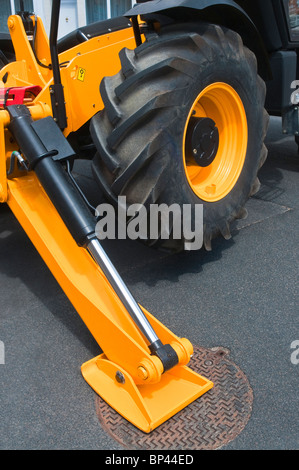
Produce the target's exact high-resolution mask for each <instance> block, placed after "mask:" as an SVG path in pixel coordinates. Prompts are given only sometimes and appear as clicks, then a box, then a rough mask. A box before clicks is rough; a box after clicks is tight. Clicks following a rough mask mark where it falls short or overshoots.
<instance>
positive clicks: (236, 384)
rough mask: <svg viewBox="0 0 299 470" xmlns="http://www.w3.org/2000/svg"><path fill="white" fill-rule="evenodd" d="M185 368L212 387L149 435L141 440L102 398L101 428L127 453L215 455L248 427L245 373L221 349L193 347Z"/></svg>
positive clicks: (99, 405) (250, 399)
mask: <svg viewBox="0 0 299 470" xmlns="http://www.w3.org/2000/svg"><path fill="white" fill-rule="evenodd" d="M189 367H190V368H191V369H193V370H194V371H195V372H197V373H198V374H200V375H202V376H204V377H206V378H208V379H209V380H211V381H212V382H214V387H213V388H212V389H211V390H210V391H209V392H207V393H205V394H204V395H203V396H202V397H200V398H199V399H198V400H196V401H195V402H193V403H191V404H190V405H189V406H187V407H186V408H184V409H183V410H182V411H180V412H179V413H177V414H176V415H175V416H173V417H172V418H170V419H169V420H168V421H166V422H165V423H163V424H161V425H160V426H159V427H158V428H156V429H155V430H154V431H152V432H151V433H150V434H145V433H143V432H142V431H140V430H139V429H137V428H136V427H135V426H133V425H132V424H131V423H129V422H128V421H127V420H125V419H124V418H122V416H120V415H119V414H118V413H117V412H116V411H114V410H113V409H112V408H111V407H110V406H108V405H107V404H106V403H105V402H104V401H103V400H102V399H101V398H100V397H98V396H97V397H96V409H97V415H98V418H99V420H100V423H101V425H102V427H103V428H104V429H105V431H106V432H107V433H108V434H110V435H111V436H112V437H113V438H114V439H115V440H116V441H118V442H119V443H120V444H122V445H123V446H124V447H125V448H126V449H134V450H137V449H140V450H154V449H155V450H159V449H160V450H188V449H189V450H192V449H193V450H200V449H206V450H213V449H218V448H220V447H222V446H224V445H226V444H228V443H229V442H231V441H232V440H233V439H235V438H236V437H237V436H238V435H239V434H240V433H241V432H242V430H243V429H244V427H245V426H246V423H247V422H248V420H249V418H250V415H251V410H252V402H253V393H252V390H251V387H250V385H249V382H248V380H247V378H246V376H245V375H244V373H243V372H242V371H241V370H240V369H239V368H238V367H237V366H236V365H235V364H234V363H233V362H232V361H231V360H230V359H229V357H228V351H227V350H226V349H224V348H213V349H204V348H199V347H195V348H194V355H193V358H192V360H191V362H190V364H189Z"/></svg>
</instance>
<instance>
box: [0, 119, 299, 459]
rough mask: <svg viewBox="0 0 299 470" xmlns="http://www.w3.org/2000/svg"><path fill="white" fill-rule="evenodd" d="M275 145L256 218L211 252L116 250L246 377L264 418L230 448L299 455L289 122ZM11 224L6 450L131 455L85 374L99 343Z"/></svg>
mask: <svg viewBox="0 0 299 470" xmlns="http://www.w3.org/2000/svg"><path fill="white" fill-rule="evenodd" d="M267 145H268V148H269V157H268V160H267V162H266V164H265V166H264V167H263V169H262V170H261V173H260V179H261V182H262V187H261V190H260V192H259V193H258V194H257V195H256V196H255V197H254V198H252V199H251V200H250V201H249V203H248V205H247V208H248V211H249V216H248V218H247V219H246V220H242V221H239V222H238V224H237V225H236V227H235V228H234V232H233V238H232V240H230V241H225V240H223V239H217V240H215V241H214V243H213V251H212V252H211V253H207V252H205V251H200V252H198V253H193V252H192V253H186V254H179V255H175V256H170V255H167V254H165V253H158V252H155V251H152V250H151V249H149V248H146V247H143V246H142V245H140V244H139V243H137V242H132V241H122V242H117V241H115V242H109V243H105V244H104V245H105V247H106V249H107V251H108V253H109V255H110V257H111V259H112V261H113V262H114V263H115V265H116V266H117V268H118V270H119V272H120V273H121V275H122V276H123V278H124V280H125V281H126V282H127V284H128V286H129V287H130V289H131V291H132V292H133V294H134V295H135V297H136V299H137V300H138V301H139V302H140V303H141V304H142V305H143V306H144V307H146V308H147V309H148V310H149V311H151V312H152V313H153V314H154V315H155V316H156V317H157V318H158V319H159V320H161V321H162V322H163V323H164V324H165V325H166V326H168V327H170V328H171V330H172V331H173V332H174V333H176V334H178V335H183V336H186V337H187V338H189V339H190V340H191V342H192V343H193V344H195V345H199V346H203V347H205V348H213V347H217V346H221V347H224V348H227V349H228V350H229V351H230V357H231V359H232V360H233V361H234V362H235V363H236V364H237V365H238V366H239V367H240V368H241V369H242V371H243V372H244V373H245V374H246V376H247V378H248V380H249V382H250V385H251V387H252V390H253V395H254V401H253V409H252V414H251V417H250V420H249V422H248V423H247V425H246V427H245V429H244V430H243V431H242V432H241V433H240V434H239V435H238V436H237V437H236V439H235V440H233V441H232V442H231V443H230V444H228V445H227V446H225V447H224V449H251V450H254V449H297V450H298V449H299V406H298V405H299V400H298V399H299V364H297V362H298V361H297V359H299V351H298V354H296V349H292V347H293V348H295V347H296V343H294V342H296V341H299V321H298V317H299V298H298V266H299V250H298V231H299V211H298V206H299V156H298V154H297V146H296V144H295V143H294V139H293V138H291V137H287V136H283V135H282V133H281V122H280V120H279V119H278V118H272V119H271V124H270V128H269V132H268V136H267ZM0 215H1V217H0V290H1V294H0V341H1V343H0V346H1V347H2V349H4V352H5V357H3V355H2V360H1V361H0V362H2V363H1V364H0V448H1V449H100V450H105V449H110V450H114V449H115V450H117V449H118V450H122V449H123V447H122V446H121V444H119V443H118V442H117V441H116V440H114V439H113V438H112V437H111V436H109V435H108V434H107V433H106V432H105V431H104V430H103V428H102V427H101V425H100V423H99V420H98V418H97V415H96V410H95V395H94V392H93V391H92V390H91V388H90V387H89V386H88V385H87V384H86V382H85V381H84V380H83V378H82V376H81V372H80V366H81V364H82V363H83V362H85V361H87V360H89V359H91V358H92V357H94V356H96V355H98V354H99V348H98V345H97V344H96V343H95V341H94V340H93V338H92V336H91V335H90V333H89V332H88V331H87V329H86V327H85V325H84V324H83V323H82V321H81V320H80V318H79V317H78V315H77V313H76V312H75V311H74V309H73V307H72V306H71V305H70V303H69V301H68V299H67V298H66V297H65V295H64V294H63V292H62V291H61V289H60V287H59V286H58V284H57V283H56V281H55V280H54V278H53V276H52V274H51V273H50V272H49V271H48V269H47V268H46V267H45V265H44V263H43V261H42V260H41V258H40V257H39V255H38V253H37V252H36V250H35V248H34V247H33V245H32V244H31V242H30V241H29V240H28V238H27V236H26V235H25V233H24V232H23V230H22V228H21V227H20V226H19V224H18V222H17V221H16V220H15V218H14V216H13V215H12V214H11V213H10V212H9V210H8V209H7V208H6V206H2V207H1V208H0ZM297 349H298V347H297ZM0 359H1V357H0ZM3 362H4V363H3ZM166 450H167V449H166Z"/></svg>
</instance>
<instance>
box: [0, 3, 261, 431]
mask: <svg viewBox="0 0 299 470" xmlns="http://www.w3.org/2000/svg"><path fill="white" fill-rule="evenodd" d="M165 2H166V0H164V1H161V2H160V7H162V4H163V5H164V4H165ZM157 3H159V2H156V1H155V2H149V4H155V5H156V4H157ZM169 3H170V4H171V5H170V6H171V7H172V6H174V5H172V4H176V5H175V6H176V7H177V6H179V5H178V4H179V3H184V2H182V1H181V2H171V1H170V2H169ZM185 3H186V2H185ZM189 3H190V2H189ZM191 3H192V2H191ZM193 3H194V2H193ZM199 3H204V2H199ZM208 3H211V2H208ZM212 3H213V2H212ZM214 3H215V2H214ZM220 3H227V4H234V3H235V2H229V1H227V2H220ZM160 7H159V8H158V7H157V6H156V7H155V8H156V10H157V11H158V15H156V16H154V17H153V16H151V13H152V11H151V8H149V7H148V11H147V10H146V8H147V4H142V5H139V6H137V7H136V8H135V9H132V10H131V11H130V12H128V15H127V16H126V17H122V18H117V19H113V20H109V21H107V22H103V23H96V24H93V25H89V26H86V27H83V28H80V29H79V30H77V31H75V32H74V33H71V34H69V35H68V36H66V37H65V38H63V39H62V40H61V41H59V42H58V41H57V31H58V21H59V9H60V1H59V0H53V5H52V18H51V30H50V36H49V39H48V37H47V35H46V33H45V29H44V26H43V24H42V21H41V19H40V18H39V17H37V16H36V15H34V14H33V13H31V12H24V11H21V12H19V13H18V14H16V15H12V16H10V17H9V18H8V29H9V33H10V37H11V44H12V45H13V47H10V46H9V44H8V46H7V45H5V44H4V43H3V44H2V43H1V44H2V46H3V47H2V49H3V48H4V47H7V50H2V52H1V56H0V60H1V62H2V63H1V65H2V68H1V72H0V84H1V96H0V98H1V110H0V126H1V129H0V139H1V141H0V202H2V203H7V204H8V206H9V207H10V209H11V210H12V212H13V213H14V214H15V216H16V217H17V219H18V220H19V222H20V224H21V226H22V227H23V228H24V230H25V231H26V233H27V234H28V236H29V238H30V239H31V241H32V242H33V244H34V245H35V247H36V248H37V250H38V251H39V253H40V254H41V256H42V258H43V259H44V261H45V263H46V264H47V265H48V267H49V268H50V270H51V272H52V273H53V275H54V276H55V278H56V279H57V281H58V282H59V284H60V286H61V287H62V289H63V290H64V292H65V294H66V295H67V296H68V298H69V299H70V301H71V302H72V304H73V305H74V307H75V309H76V310H77V312H78V314H79V315H80V316H81V318H82V319H83V321H84V322H85V324H86V326H87V327H88V329H89V330H90V332H91V333H92V335H93V336H94V338H95V340H96V341H97V342H98V344H99V346H100V348H101V350H102V351H103V353H101V354H100V355H99V356H98V357H96V358H94V359H92V360H90V361H89V362H87V363H85V364H83V366H82V374H83V376H84V378H85V379H86V381H87V382H88V383H89V384H90V385H91V387H92V388H93V389H94V390H95V391H96V392H97V393H98V394H99V395H100V396H101V397H102V398H103V399H104V400H105V401H106V402H107V403H108V404H110V405H111V406H112V407H113V408H114V409H116V410H117V411H118V412H119V413H120V414H121V415H122V416H124V417H125V418H126V419H127V420H129V421H130V422H132V423H133V424H134V425H135V426H137V427H138V428H140V429H141V430H143V431H145V432H150V431H151V430H153V429H154V428H156V427H157V426H159V425H160V424H161V423H162V422H164V421H165V420H167V419H168V418H170V417H171V416H173V415H174V414H175V413H177V412H178V411H180V410H181V409H182V408H184V407H185V406H187V405H188V404H189V403H191V402H192V401H194V400H196V399H197V398H198V397H200V396H201V395H203V394H204V393H205V392H207V391H208V390H210V389H211V388H212V386H213V384H212V382H211V381H210V380H208V379H206V378H204V377H201V376H200V375H198V374H197V373H195V372H193V371H192V370H191V369H190V368H188V367H187V364H188V363H189V361H190V357H191V356H192V352H193V348H192V345H191V343H190V342H189V341H188V340H187V339H185V338H179V337H177V336H176V335H174V334H173V333H172V332H171V331H170V330H169V329H167V328H166V327H165V326H164V325H162V324H161V323H160V322H159V321H158V320H157V319H156V318H155V317H153V316H152V315H151V314H150V313H149V312H147V311H146V310H145V309H144V308H143V307H142V306H140V305H139V304H138V303H137V302H136V300H135V299H134V298H133V296H132V294H131V293H130V291H129V290H128V288H127V286H126V285H125V283H124V282H123V280H122V279H121V277H120V276H119V274H118V272H117V270H116V269H115V267H114V266H113V265H112V263H111V261H110V259H109V257H108V256H107V254H106V253H105V251H104V250H103V247H102V245H101V243H100V241H99V239H98V238H97V236H96V234H95V226H96V222H97V218H96V216H95V214H94V213H92V210H91V209H90V207H89V205H88V200H87V198H86V197H85V195H84V194H82V191H80V188H79V187H78V185H77V184H76V182H75V181H74V178H73V176H72V164H73V162H74V160H75V159H76V158H78V157H80V158H82V157H86V155H87V158H89V159H92V165H93V171H94V177H95V180H96V181H97V183H98V184H99V186H100V187H101V189H102V190H104V192H105V194H106V196H107V197H108V199H109V200H110V201H112V202H113V203H115V202H116V201H117V197H118V196H119V195H120V194H122V195H125V196H126V197H127V199H128V202H129V203H134V202H139V203H140V204H144V205H145V206H146V207H148V206H149V205H150V204H151V203H153V202H155V203H156V202H165V203H167V204H172V203H174V202H178V203H179V204H181V205H183V204H191V205H192V206H195V205H196V204H198V203H199V202H201V203H203V204H204V210H205V211H206V214H207V215H206V217H205V219H204V234H203V239H204V244H205V247H206V248H207V249H210V244H211V240H212V238H213V237H214V236H215V234H217V233H218V232H221V233H222V234H223V235H224V236H225V238H229V237H230V232H229V223H230V222H231V220H233V219H234V218H237V217H242V215H243V213H244V204H245V202H246V200H247V198H248V196H249V195H250V194H253V193H254V191H256V190H257V187H258V183H257V179H256V174H257V170H258V168H259V167H260V166H261V164H262V162H263V161H264V159H265V156H266V150H265V147H264V145H263V138H264V135H265V129H266V123H267V116H266V113H265V112H264V111H263V102H264V97H265V89H264V85H263V82H262V80H261V79H260V78H259V76H258V74H257V70H256V64H255V60H254V56H253V54H252V53H251V52H249V50H248V49H247V48H245V47H244V46H243V45H242V41H241V39H240V37H239V36H238V34H237V33H235V32H233V31H231V30H229V29H224V28H221V27H219V26H216V25H212V24H207V23H203V22H199V23H198V24H196V25H194V23H193V22H191V19H190V17H188V21H180V22H179V23H178V17H177V16H176V15H174V17H175V18H173V15H170V16H171V17H172V21H165V18H168V19H169V16H167V15H166V16H165V14H160V13H159V9H160V10H161V8H160ZM230 7H231V8H233V7H232V5H230ZM142 8H143V10H142ZM164 9H165V8H164ZM234 9H235V10H236V11H237V10H238V9H237V8H236V7H234ZM152 10H153V7H152ZM175 10H176V11H178V10H177V9H175ZM232 11H233V10H232ZM163 12H164V10H163ZM147 13H148V16H147ZM140 14H142V15H143V16H140ZM144 15H145V16H144ZM245 17H246V16H245V15H244V18H245ZM220 45H221V47H220ZM118 57H119V59H120V60H119V59H118ZM236 58H237V59H236ZM215 62H218V65H219V67H220V68H218V71H216V72H214V73H212V74H211V70H213V67H214V65H213V64H214V63H215ZM236 63H238V71H239V72H238V73H239V75H238V74H236V68H233V66H235V65H236ZM120 69H121V71H119V70H120ZM107 77H108V78H107ZM199 77H201V78H200V80H199ZM242 81H243V82H242ZM241 82H242V83H241ZM100 84H101V85H100ZM99 85H100V90H99ZM233 85H235V86H233ZM248 87H249V88H248ZM249 118H250V122H249ZM90 136H91V137H92V140H91V139H90ZM253 136H254V139H252V137H253ZM249 139H251V140H250V141H249ZM82 141H83V142H84V143H85V145H81V143H82ZM86 142H87V143H86ZM91 145H94V146H95V151H94V152H92V151H90V148H91ZM248 154H249V156H248ZM175 193H177V194H176V195H175ZM145 242H146V243H148V244H151V245H154V246H158V247H162V248H164V249H170V250H175V251H177V250H181V249H182V248H183V247H184V243H185V242H186V240H184V239H183V238H182V239H180V240H175V239H169V240H168V241H165V240H164V239H162V238H159V237H158V238H157V239H156V240H152V239H150V237H149V238H148V239H147V240H145Z"/></svg>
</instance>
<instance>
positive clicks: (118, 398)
mask: <svg viewBox="0 0 299 470" xmlns="http://www.w3.org/2000/svg"><path fill="white" fill-rule="evenodd" d="M81 371H82V375H83V377H84V378H85V380H86V381H87V383H88V384H89V385H90V386H91V387H92V388H93V389H94V391H95V392H96V393H97V394H98V395H100V396H101V397H102V398H103V400H105V401H106V402H107V403H108V404H109V405H110V406H111V407H112V408H113V409H115V410H116V411H117V412H118V413H119V414H120V415H121V416H123V417H124V418H125V419H127V420H128V421H130V422H131V423H132V424H134V426H136V427H137V428H139V429H141V430H142V431H144V432H146V433H149V432H151V431H152V430H153V429H155V428H156V427H158V426H159V425H160V424H162V423H164V422H165V421H167V420H168V419H169V418H170V417H171V416H173V415H175V414H176V413H177V412H178V411H180V410H182V409H183V408H185V407H186V406H187V405H189V404H190V403H192V402H193V401H194V400H196V399H197V398H199V397H200V396H201V395H203V394H204V393H206V392H207V391H208V390H210V389H211V388H212V387H213V383H212V382H210V381H209V380H207V379H205V378H204V377H201V376H200V375H198V374H196V373H195V372H193V371H192V370H191V369H189V368H188V367H186V366H176V367H174V368H173V369H171V370H170V371H168V372H166V373H165V374H163V375H162V377H161V380H160V382H159V383H156V384H144V385H136V384H135V382H134V381H133V379H132V378H131V376H130V375H129V374H127V372H126V371H125V370H123V369H122V368H120V367H119V366H117V365H116V364H114V363H112V362H110V361H109V360H108V359H106V356H105V355H104V354H101V355H100V356H98V357H95V358H94V359H91V360H90V361H88V362H86V363H84V364H83V365H82V368H81Z"/></svg>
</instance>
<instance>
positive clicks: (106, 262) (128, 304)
mask: <svg viewBox="0 0 299 470" xmlns="http://www.w3.org/2000/svg"><path fill="white" fill-rule="evenodd" d="M87 250H88V251H89V253H90V254H91V256H92V257H93V258H94V260H95V261H96V263H97V264H98V265H99V266H100V268H101V269H102V271H103V273H104V275H105V276H106V277H107V279H108V281H109V283H110V284H111V286H112V288H113V289H114V290H115V292H116V294H117V295H118V297H119V299H120V300H121V302H122V303H123V305H124V306H125V308H126V309H127V311H128V313H129V314H130V316H131V317H132V319H133V320H134V322H135V323H136V325H137V326H138V328H139V329H140V331H141V333H142V334H143V335H144V336H145V338H146V339H147V340H148V341H149V343H150V345H153V344H154V343H157V345H161V342H160V340H159V338H158V336H157V335H156V333H155V331H154V330H153V328H152V326H151V324H150V323H149V321H148V319H147V318H146V316H145V315H144V313H143V311H142V310H141V308H140V307H139V305H138V304H137V302H136V300H135V299H134V297H133V295H132V294H131V292H130V291H129V289H128V287H127V286H126V284H125V283H124V281H123V280H122V278H121V276H120V275H119V273H118V272H117V270H116V269H115V267H114V265H113V263H112V262H111V261H110V259H109V257H108V256H107V254H106V252H105V250H104V249H103V247H102V245H101V243H100V242H99V240H97V239H95V238H92V239H91V240H90V242H89V243H88V244H87Z"/></svg>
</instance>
